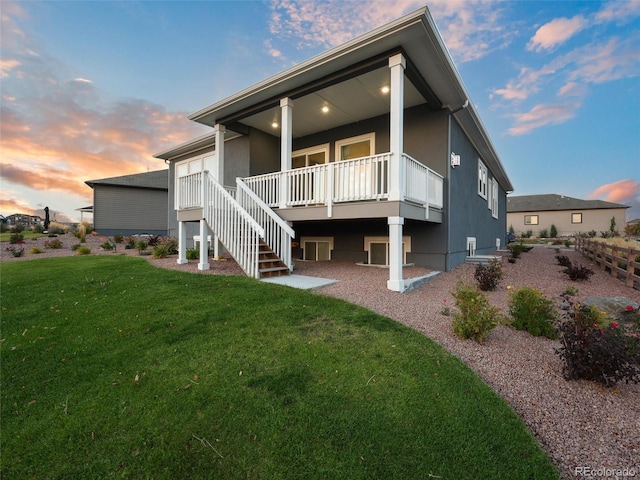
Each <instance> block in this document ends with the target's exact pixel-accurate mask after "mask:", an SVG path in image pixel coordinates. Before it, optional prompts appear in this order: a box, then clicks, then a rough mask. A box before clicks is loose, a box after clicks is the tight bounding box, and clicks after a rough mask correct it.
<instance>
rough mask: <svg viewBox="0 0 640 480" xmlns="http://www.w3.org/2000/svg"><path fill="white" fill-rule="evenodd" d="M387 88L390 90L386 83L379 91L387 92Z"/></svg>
mask: <svg viewBox="0 0 640 480" xmlns="http://www.w3.org/2000/svg"><path fill="white" fill-rule="evenodd" d="M389 90H390V89H389V87H388V86H387V85H385V86H384V87H382V88H381V89H380V91H381V92H382V93H389Z"/></svg>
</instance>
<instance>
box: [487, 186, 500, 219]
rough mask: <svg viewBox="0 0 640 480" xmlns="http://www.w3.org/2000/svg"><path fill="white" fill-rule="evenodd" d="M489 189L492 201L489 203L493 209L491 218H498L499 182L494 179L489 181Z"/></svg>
mask: <svg viewBox="0 0 640 480" xmlns="http://www.w3.org/2000/svg"><path fill="white" fill-rule="evenodd" d="M489 188H490V189H491V190H490V193H491V200H490V201H489V204H490V208H491V216H492V217H493V218H498V192H499V189H498V181H497V180H496V179H495V178H494V179H492V180H490V181H489Z"/></svg>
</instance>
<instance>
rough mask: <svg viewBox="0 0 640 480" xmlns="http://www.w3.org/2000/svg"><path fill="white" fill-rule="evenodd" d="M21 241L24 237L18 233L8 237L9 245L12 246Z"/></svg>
mask: <svg viewBox="0 0 640 480" xmlns="http://www.w3.org/2000/svg"><path fill="white" fill-rule="evenodd" d="M23 240H24V235H23V234H22V233H20V232H13V233H12V234H11V235H10V236H9V243H10V244H12V245H15V244H16V243H22V241H23Z"/></svg>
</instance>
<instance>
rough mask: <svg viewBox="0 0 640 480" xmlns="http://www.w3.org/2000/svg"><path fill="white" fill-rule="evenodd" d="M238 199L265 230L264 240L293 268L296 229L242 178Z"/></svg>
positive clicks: (239, 182)
mask: <svg viewBox="0 0 640 480" xmlns="http://www.w3.org/2000/svg"><path fill="white" fill-rule="evenodd" d="M236 183H237V185H238V188H237V193H236V201H237V202H238V204H239V205H240V206H241V207H242V208H243V209H244V211H246V212H247V213H248V214H249V215H251V217H252V218H253V219H254V220H255V221H256V222H257V223H258V225H260V226H261V227H262V228H263V230H264V235H263V238H264V241H265V242H266V243H267V245H269V246H270V247H271V249H272V250H273V252H274V253H275V254H276V255H277V256H278V258H279V259H280V260H282V262H283V263H284V264H285V265H286V266H287V267H289V270H292V269H293V263H292V261H291V242H292V241H293V239H294V238H295V236H296V233H295V231H294V230H293V229H292V228H291V227H290V226H289V225H288V224H287V222H285V221H284V220H283V219H282V218H280V217H279V216H278V215H277V214H276V213H275V212H274V211H273V210H271V208H269V206H268V205H267V204H266V203H265V202H263V201H262V200H261V199H260V198H259V197H258V195H257V194H256V193H254V192H253V191H252V190H251V189H250V188H249V187H248V186H247V185H246V184H245V183H244V182H243V181H242V179H240V178H237V179H236Z"/></svg>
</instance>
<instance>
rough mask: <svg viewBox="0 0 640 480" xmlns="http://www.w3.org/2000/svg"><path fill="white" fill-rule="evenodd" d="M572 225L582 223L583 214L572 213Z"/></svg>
mask: <svg viewBox="0 0 640 480" xmlns="http://www.w3.org/2000/svg"><path fill="white" fill-rule="evenodd" d="M571 223H582V213H572V214H571Z"/></svg>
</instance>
